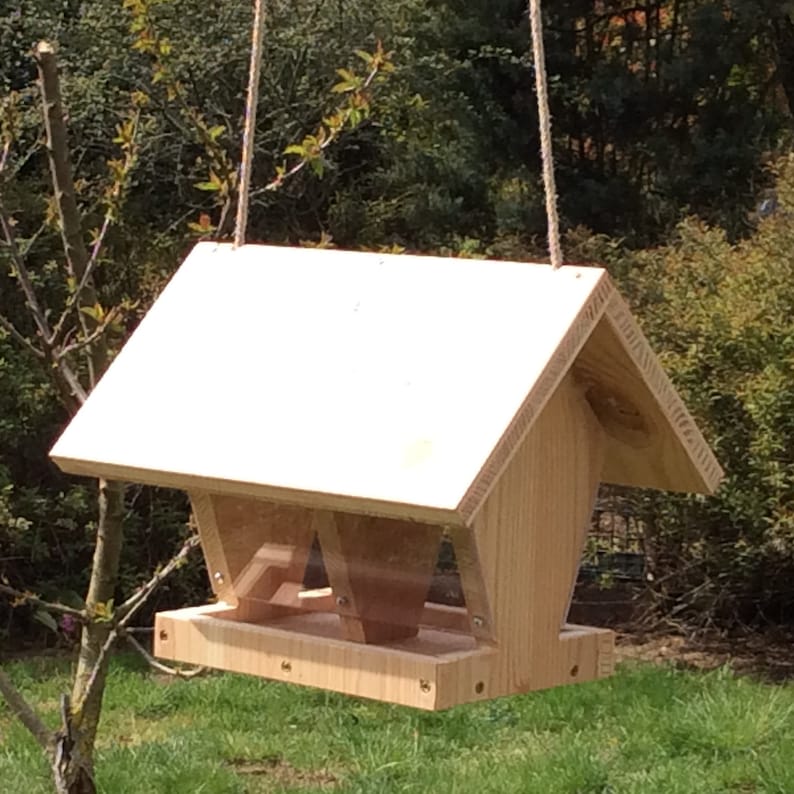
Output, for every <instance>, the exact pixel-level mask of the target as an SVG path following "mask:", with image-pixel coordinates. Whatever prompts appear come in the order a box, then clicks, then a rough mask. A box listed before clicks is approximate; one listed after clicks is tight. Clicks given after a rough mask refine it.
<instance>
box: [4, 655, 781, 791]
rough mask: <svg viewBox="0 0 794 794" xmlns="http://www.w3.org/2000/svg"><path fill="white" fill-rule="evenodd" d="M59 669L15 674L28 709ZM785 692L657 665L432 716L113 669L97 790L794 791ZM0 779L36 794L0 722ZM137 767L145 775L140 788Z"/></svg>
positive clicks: (18, 742)
mask: <svg viewBox="0 0 794 794" xmlns="http://www.w3.org/2000/svg"><path fill="white" fill-rule="evenodd" d="M65 667H66V665H65V664H64V663H63V662H54V661H52V660H48V661H45V660H40V661H35V662H31V663H27V664H17V665H14V666H13V668H12V672H13V673H14V677H15V680H16V681H17V682H18V683H19V685H20V686H22V687H23V688H24V691H25V692H26V693H28V694H29V695H30V696H31V697H33V698H34V702H44V701H48V700H50V699H51V698H52V695H53V693H54V692H56V691H57V687H58V683H59V681H61V680H62V679H63V677H64V675H65ZM793 710H794V689H792V686H791V685H787V686H782V687H774V686H769V685H765V684H761V683H757V682H753V681H751V680H748V679H741V678H738V679H737V678H734V677H733V676H732V675H731V674H730V672H729V671H727V670H719V671H716V672H712V673H708V674H704V673H695V672H686V671H682V670H674V669H672V668H668V667H652V666H633V665H624V666H622V667H620V668H619V669H618V671H617V673H616V675H615V677H614V678H612V679H607V680H604V681H600V682H598V683H593V684H581V685H577V686H574V687H569V688H562V689H557V690H552V691H547V692H541V693H534V694H531V695H526V696H517V697H512V698H509V699H505V700H500V701H494V702H490V703H482V704H476V705H471V706H462V707H458V708H456V709H453V710H452V711H449V712H442V713H438V714H432V713H430V714H428V713H421V712H417V711H412V710H409V709H403V708H398V707H392V706H388V705H385V704H380V703H371V702H366V701H361V700H356V699H353V698H345V697H342V696H339V695H335V694H332V693H326V692H318V691H313V690H309V689H302V688H299V687H294V686H287V685H283V684H274V683H269V682H264V681H261V680H258V679H255V678H251V677H242V676H232V675H213V676H208V677H206V678H203V679H194V680H193V681H191V682H189V683H186V682H181V681H174V682H171V683H163V682H161V681H155V680H153V679H152V677H151V676H150V675H148V674H146V673H145V672H144V671H142V670H141V669H139V668H138V666H137V665H136V664H135V661H134V660H132V659H128V658H126V657H122V658H119V659H117V660H116V662H115V664H114V666H113V668H112V672H111V687H110V689H109V691H108V701H107V704H106V711H105V715H104V719H105V729H106V734H107V735H108V736H112V737H113V740H112V741H110V740H108V741H105V742H103V743H102V745H101V747H100V749H99V758H100V761H101V763H100V771H99V774H98V785H99V791H100V792H112V793H113V794H138V792H141V794H142V793H143V792H146V794H153V793H154V794H156V793H157V792H166V791H168V792H185V794H188V793H189V794H193V792H195V791H197V790H198V789H199V787H200V790H201V791H203V792H207V794H220V793H221V792H224V793H226V792H243V791H263V792H264V791H296V790H301V791H316V792H320V791H323V790H328V791H336V792H340V794H354V792H359V793H363V792H376V791H377V792H380V791H389V792H392V791H394V792H397V791H422V792H424V791H435V792H439V794H444V793H445V792H449V793H450V794H451V793H452V792H456V794H465V792H472V793H473V792H477V794H479V793H480V792H493V794H504V792H529V793H530V794H549V793H551V794H575V793H576V794H581V792H592V793H593V794H596V792H614V793H615V794H657V793H658V794H712V792H715V791H756V792H769V793H770V794H772V792H787V791H790V790H791V789H792V786H794V776H793V775H792V770H791V764H790V763H789V754H790V746H791V742H792V741H794V732H793V731H794V720H792V715H793V714H794V711H793ZM0 730H2V731H3V734H4V736H6V737H7V741H6V745H5V752H4V753H3V754H2V756H0V775H1V776H2V779H4V780H24V781H25V790H26V792H30V794H39V792H42V794H43V792H46V791H47V790H48V789H47V787H46V778H45V777H44V775H43V771H44V770H42V768H41V765H40V761H39V757H38V755H37V754H36V753H35V752H33V748H32V747H31V745H30V742H29V740H28V738H27V736H26V735H25V734H23V733H22V732H21V731H20V729H19V728H18V727H16V726H15V725H12V724H10V723H8V722H7V720H6V719H4V717H3V716H2V715H1V714H0ZM141 769H145V770H146V774H145V775H142V774H140V770H141Z"/></svg>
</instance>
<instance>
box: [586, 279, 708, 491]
mask: <svg viewBox="0 0 794 794" xmlns="http://www.w3.org/2000/svg"><path fill="white" fill-rule="evenodd" d="M574 371H575V372H576V375H577V378H578V379H579V381H580V382H581V383H582V385H583V386H584V388H585V391H586V395H587V399H588V401H589V403H590V405H591V406H592V408H593V411H594V412H595V414H596V415H597V416H598V418H599V421H600V422H601V424H602V425H603V426H604V428H605V430H606V431H607V448H606V466H605V469H604V480H605V481H606V482H612V483H617V484H621V485H633V486H638V487H642V488H664V489H666V490H672V491H689V492H696V493H712V492H713V491H714V490H715V489H716V487H717V485H718V484H719V482H720V480H721V479H722V476H723V474H722V470H721V469H720V466H719V464H718V463H717V460H716V459H715V457H714V455H713V453H712V452H711V450H710V449H709V447H708V445H707V444H706V442H705V440H704V439H703V436H702V435H701V433H700V431H699V430H698V428H697V426H696V425H695V422H694V420H693V419H692V416H691V415H690V414H689V412H688V411H687V409H686V407H685V406H684V404H683V402H682V401H681V398H680V397H679V396H678V394H677V393H676V391H675V389H674V388H673V386H672V383H671V382H670V379H669V378H668V377H667V375H666V374H665V372H664V370H663V369H662V367H661V365H660V364H659V361H658V359H657V358H656V356H655V355H654V353H653V351H652V350H651V348H650V346H649V345H648V342H647V341H646V339H645V337H644V336H643V334H642V332H641V331H640V328H639V326H638V325H637V324H636V322H635V321H634V319H633V317H632V316H631V313H630V311H629V309H628V307H627V306H626V304H625V302H624V301H623V299H622V298H621V297H620V296H619V295H617V294H615V295H613V296H612V298H611V300H610V302H609V305H608V307H607V311H606V313H605V315H604V317H603V319H602V320H601V322H600V323H599V324H598V325H597V326H596V328H595V330H594V331H593V334H592V335H591V336H590V338H589V339H588V340H587V343H586V344H585V346H584V348H583V349H582V352H581V354H580V355H579V357H578V359H577V360H576V363H575V365H574Z"/></svg>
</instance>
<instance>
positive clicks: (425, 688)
mask: <svg viewBox="0 0 794 794" xmlns="http://www.w3.org/2000/svg"><path fill="white" fill-rule="evenodd" d="M431 688H432V687H431V686H430V682H429V681H428V680H427V679H426V678H420V679H419V689H421V690H422V692H424V693H425V694H427V693H428V692H429V691H430V690H431Z"/></svg>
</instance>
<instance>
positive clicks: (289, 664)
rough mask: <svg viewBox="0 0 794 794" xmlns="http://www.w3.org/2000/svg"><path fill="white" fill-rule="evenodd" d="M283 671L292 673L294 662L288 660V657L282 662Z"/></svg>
mask: <svg viewBox="0 0 794 794" xmlns="http://www.w3.org/2000/svg"><path fill="white" fill-rule="evenodd" d="M281 671H282V672H284V673H291V672H292V662H289V661H287V660H286V659H285V660H284V661H283V662H282V663H281Z"/></svg>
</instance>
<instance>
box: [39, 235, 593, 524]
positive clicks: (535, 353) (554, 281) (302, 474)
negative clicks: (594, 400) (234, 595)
mask: <svg viewBox="0 0 794 794" xmlns="http://www.w3.org/2000/svg"><path fill="white" fill-rule="evenodd" d="M605 279H606V275H605V273H604V271H603V270H600V269H597V268H567V267H566V268H563V269H562V270H559V271H556V272H555V271H552V270H551V268H550V267H548V266H545V265H528V264H522V263H509V262H490V261H489V262H483V261H474V260H458V259H442V258H434V257H415V256H386V255H378V254H365V253H349V252H341V251H317V250H314V249H291V248H274V247H267V246H245V247H243V248H241V249H238V250H236V251H232V250H231V248H230V247H229V246H218V245H215V244H200V245H198V246H197V247H196V248H195V249H194V251H193V253H192V254H191V255H190V256H189V257H188V259H187V260H186V261H185V263H184V264H183V266H182V267H181V268H180V270H179V271H178V273H177V274H176V275H175V276H174V278H173V279H172V280H171V282H170V283H169V285H168V286H167V287H166V289H165V290H164V292H163V293H162V295H161V296H160V298H159V300H158V301H157V302H156V304H155V305H154V307H153V308H152V309H151V311H150V312H149V313H148V314H147V316H146V318H145V319H144V321H143V322H142V323H141V325H140V327H139V328H138V329H137V330H136V332H135V333H134V334H133V336H132V337H131V339H130V340H129V342H128V343H127V345H126V346H125V347H124V349H123V351H122V352H121V353H120V355H119V356H118V357H117V359H116V361H115V362H114V363H113V365H112V366H111V367H110V369H109V370H108V372H107V373H106V375H105V376H104V377H103V378H102V380H101V382H100V383H99V385H98V386H97V388H96V389H95V390H94V392H93V394H92V395H91V397H90V398H89V400H88V402H87V404H86V406H85V407H84V408H83V409H82V410H81V411H80V412H79V413H78V415H77V417H76V418H75V419H74V421H73V422H72V424H71V425H70V426H69V428H68V429H67V431H66V432H65V433H64V435H63V436H62V437H61V439H60V440H59V442H58V443H57V445H56V446H55V448H54V450H53V453H52V454H53V457H54V458H55V460H56V461H57V462H58V463H59V464H60V465H61V466H62V467H63V468H65V469H67V470H70V471H74V472H76V473H88V472H89V470H90V473H92V474H96V473H99V472H105V473H107V474H110V475H111V476H114V477H121V478H123V479H130V480H135V481H139V480H140V481H145V482H159V483H161V484H163V485H170V486H177V487H183V488H186V489H197V490H206V491H216V492H235V493H248V494H250V495H253V496H258V497H260V498H271V499H273V500H274V501H292V502H295V503H306V502H307V501H309V503H310V505H311V506H318V507H320V506H324V507H328V508H329V509H346V508H348V509H351V508H352V507H353V505H354V504H355V503H357V504H358V506H359V507H360V506H361V505H369V506H370V508H372V507H374V508H375V512H381V513H384V514H386V515H395V516H396V517H403V516H404V515H405V513H406V512H409V513H411V515H409V516H408V517H410V518H417V519H420V520H421V519H423V518H425V519H434V520H435V521H436V522H443V521H444V520H446V519H449V518H450V517H453V516H454V514H455V513H456V511H457V508H458V505H459V503H460V502H461V500H462V498H463V497H464V495H465V494H466V492H467V491H468V490H469V488H470V487H471V485H472V483H473V482H474V481H475V480H476V478H477V477H478V475H479V473H480V471H481V469H482V467H483V464H484V463H485V462H486V461H487V460H488V458H489V456H490V455H491V453H492V452H493V450H494V448H495V447H496V446H497V445H499V442H500V439H502V437H503V436H504V434H505V431H506V429H507V428H508V427H509V426H510V424H511V422H512V421H513V419H514V417H515V416H516V415H517V414H518V413H519V411H520V409H521V406H522V404H523V403H524V401H525V400H526V397H527V395H528V394H529V393H530V392H531V391H532V387H533V385H534V384H535V383H536V382H537V381H538V379H539V377H540V376H541V375H542V374H543V372H544V371H545V370H546V369H547V368H548V366H549V364H550V362H551V361H552V360H553V359H554V358H555V355H556V353H557V350H558V347H559V346H560V343H561V340H563V339H565V338H566V335H567V334H568V331H569V328H570V326H571V325H572V323H574V321H575V319H576V318H577V316H578V315H579V314H580V313H581V311H582V309H583V307H584V306H586V305H587V304H588V301H589V300H590V297H591V296H592V295H593V293H594V291H595V290H596V289H597V288H598V286H599V285H600V284H602V282H604V281H605ZM110 427H113V428H114V430H113V433H110V432H108V428H110ZM235 486H236V488H235ZM307 494H314V495H315V496H314V498H313V499H309V500H307V498H306V495H307ZM317 495H322V496H317ZM326 496H327V497H328V501H329V502H330V501H332V500H333V499H334V498H335V499H336V503H334V504H330V503H327V502H326V501H325V497H326ZM411 505H413V506H419V507H422V508H425V513H424V514H422V513H421V511H419V512H420V514H419V515H417V514H416V512H417V511H410V510H409V511H406V509H405V507H403V506H411ZM370 508H366V509H370ZM453 520H454V518H453Z"/></svg>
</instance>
